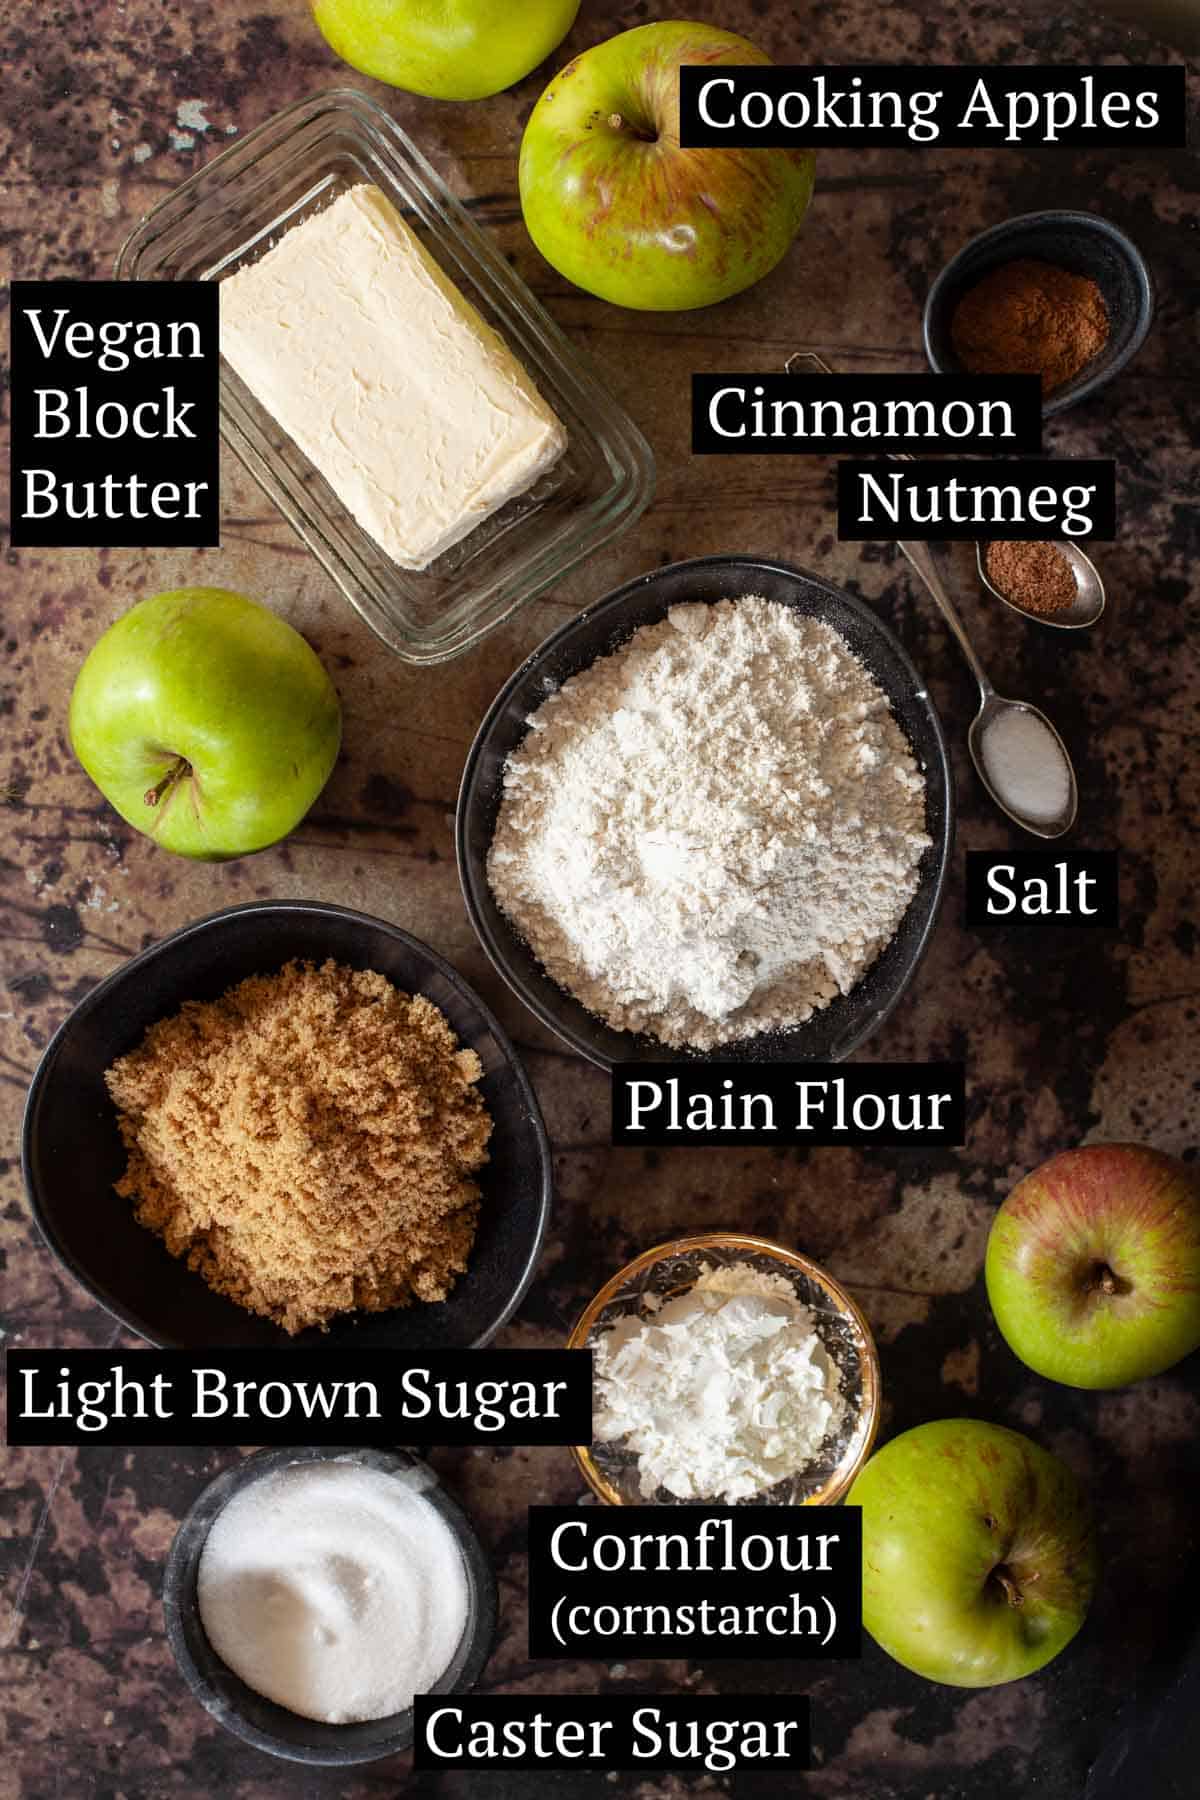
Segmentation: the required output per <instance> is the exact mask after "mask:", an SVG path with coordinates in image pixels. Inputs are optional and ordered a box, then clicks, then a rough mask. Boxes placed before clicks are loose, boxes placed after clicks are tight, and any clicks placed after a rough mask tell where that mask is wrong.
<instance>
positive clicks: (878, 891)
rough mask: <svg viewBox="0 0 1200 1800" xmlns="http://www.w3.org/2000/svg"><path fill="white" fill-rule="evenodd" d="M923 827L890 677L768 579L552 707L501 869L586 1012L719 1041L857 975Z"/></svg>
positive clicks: (504, 842) (509, 785)
mask: <svg viewBox="0 0 1200 1800" xmlns="http://www.w3.org/2000/svg"><path fill="white" fill-rule="evenodd" d="M924 820H925V782H924V777H923V776H922V774H921V772H920V770H919V768H918V767H917V765H916V763H915V762H914V760H913V757H912V754H911V752H910V750H909V748H908V744H907V741H906V739H905V737H904V735H903V733H902V732H901V730H900V728H899V726H898V725H897V723H896V721H895V719H894V718H893V716H892V713H891V709H890V707H889V705H888V701H887V697H886V696H885V694H884V693H883V690H882V689H881V688H880V687H879V685H878V683H877V682H876V681H875V680H874V678H873V677H872V676H871V674H870V673H869V672H868V671H867V670H866V669H865V668H864V667H863V665H862V664H861V663H860V662H859V661H858V659H857V658H856V657H855V656H854V655H853V653H852V652H851V650H850V649H849V647H848V645H847V644H846V643H845V641H844V639H843V638H842V637H841V636H840V635H839V633H838V632H836V631H834V630H833V628H832V627H831V626H829V625H826V624H824V623H822V622H821V621H820V620H817V619H811V618H808V617H805V616H804V615H802V614H798V613H796V612H795V611H793V610H792V609H791V608H789V607H786V606H783V605H781V604H779V603H777V602H774V601H769V600H764V599H761V598H759V597H757V596H753V595H752V596H748V597H747V598H745V599H741V600H736V601H735V600H722V601H719V602H717V603H716V604H715V605H707V604H703V603H691V604H687V605H682V606H676V607H672V609H671V611H670V613H669V614H668V616H667V618H666V619H664V620H662V621H661V622H660V623H659V624H657V625H650V626H644V627H643V628H642V629H641V630H640V631H638V632H636V633H635V634H634V636H633V637H632V638H631V639H630V640H629V642H628V643H626V644H624V645H623V646H622V647H621V648H620V649H618V650H616V651H614V652H613V654H612V655H610V656H605V657H601V658H600V659H598V660H597V661H596V662H594V663H593V664H591V666H590V667H589V668H587V669H585V670H584V671H583V672H582V673H581V674H579V675H577V676H575V677H574V678H573V679H572V680H570V681H568V682H566V683H564V685H563V686H562V688H561V689H559V690H558V691H557V692H556V693H553V694H551V695H550V696H549V697H548V698H547V699H546V700H545V701H544V702H543V704H542V705H541V706H540V707H539V708H538V709H537V711H536V712H535V713H534V714H533V715H532V717H531V718H530V720H529V730H528V732H527V734H526V736H525V738H524V740H523V741H522V743H521V744H520V745H519V746H518V748H517V749H516V750H515V751H514V752H513V754H512V756H511V757H510V758H509V760H508V763H507V765H506V768H505V772H504V782H503V793H502V797H501V804H500V809H499V816H498V819H497V824H496V831H495V835H494V837H493V841H492V847H491V851H490V855H489V860H488V875H489V880H490V882H491V887H492V892H493V894H494V895H495V897H496V901H497V903H498V905H499V906H500V907H501V909H502V910H503V911H504V912H505V913H506V914H507V915H508V917H509V918H510V920H511V921H512V923H513V925H514V926H515V928H516V929H517V931H518V932H519V933H520V934H521V936H522V937H523V938H524V939H525V940H526V942H527V943H528V944H529V945H530V947H531V949H532V950H533V951H534V953H535V955H536V956H537V957H538V958H539V959H540V961H541V962H542V964H543V965H544V967H545V969H546V971H547V973H548V974H549V975H550V976H552V977H553V979H554V980H555V981H557V982H558V983H559V984H560V985H561V986H562V987H564V988H566V989H568V990H569V992H571V993H572V994H574V995H575V996H576V998H577V999H579V1000H580V1001H582V1003H583V1004H584V1006H586V1007H588V1008H589V1009H590V1010H591V1011H592V1012H594V1013H597V1014H598V1015H599V1016H600V1017H601V1018H603V1019H605V1020H607V1021H608V1023H609V1024H610V1025H613V1026H615V1027H617V1028H618V1029H626V1030H631V1031H644V1032H647V1033H649V1034H650V1035H651V1036H653V1037H656V1038H658V1039H660V1040H661V1041H662V1042H664V1043H666V1044H670V1045H692V1046H694V1047H695V1048H697V1049H710V1048H711V1047H713V1046H714V1045H717V1044H722V1043H726V1042H728V1041H729V1040H731V1039H734V1038H738V1037H741V1036H743V1035H746V1034H749V1033H752V1032H758V1031H764V1030H770V1029H773V1028H776V1027H786V1026H789V1025H793V1024H798V1023H799V1022H800V1021H802V1020H804V1019H807V1018H808V1017H810V1015H811V1014H812V1013H813V1012H815V1011H816V1010H817V1009H818V1008H820V1007H822V1006H825V1005H826V1004H827V1003H828V1002H829V1001H830V1000H831V999H832V998H833V997H834V996H835V995H836V994H839V993H846V992H848V991H849V989H850V988H852V987H853V986H854V984H855V983H856V982H857V981H858V980H859V978H860V977H861V976H862V974H863V973H864V972H865V970H866V969H867V968H868V967H869V966H870V964H871V963H872V962H873V961H874V960H875V958H876V957H877V956H878V955H879V952H880V951H881V950H882V949H883V948H884V946H885V945H886V944H887V942H888V941H889V939H890V938H891V937H892V935H893V934H894V932H895V930H896V927H897V926H898V925H899V923H900V920H901V918H902V917H903V915H904V912H905V909H906V908H907V906H908V903H909V901H910V900H911V899H912V897H913V894H914V893H915V891H916V887H917V866H918V864H919V862H920V859H921V855H922V852H923V851H924V850H925V848H926V846H927V845H928V843H929V838H928V837H927V836H926V834H925V830H924Z"/></svg>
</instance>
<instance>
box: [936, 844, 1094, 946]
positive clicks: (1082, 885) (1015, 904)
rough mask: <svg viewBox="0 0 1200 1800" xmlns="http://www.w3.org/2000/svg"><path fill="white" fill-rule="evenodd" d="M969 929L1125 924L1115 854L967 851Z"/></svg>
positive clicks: (1076, 851)
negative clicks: (1122, 918) (1122, 915)
mask: <svg viewBox="0 0 1200 1800" xmlns="http://www.w3.org/2000/svg"><path fill="white" fill-rule="evenodd" d="M966 921H967V924H968V926H970V927H972V928H973V929H979V928H981V927H985V926H989V925H992V926H995V925H1057V926H1063V925H1099V926H1108V927H1113V926H1118V925H1120V923H1121V915H1120V900H1119V883H1118V870H1117V852H1116V851H1115V850H1057V851H1055V850H1009V851H1000V850H968V851H967V900H966Z"/></svg>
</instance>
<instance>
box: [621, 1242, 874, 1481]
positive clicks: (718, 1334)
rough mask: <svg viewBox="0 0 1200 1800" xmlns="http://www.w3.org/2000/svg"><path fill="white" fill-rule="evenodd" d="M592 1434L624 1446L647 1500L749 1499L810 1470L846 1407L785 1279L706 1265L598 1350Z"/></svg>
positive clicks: (807, 1317) (624, 1324) (809, 1323)
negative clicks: (663, 1496)
mask: <svg viewBox="0 0 1200 1800" xmlns="http://www.w3.org/2000/svg"><path fill="white" fill-rule="evenodd" d="M595 1385H596V1420H595V1434H596V1437H597V1438H598V1439H600V1440H601V1442H611V1441H612V1440H613V1439H624V1442H625V1447H626V1448H627V1449H629V1450H631V1451H633V1452H634V1453H635V1454H636V1456H637V1459H638V1474H639V1477H640V1483H641V1490H642V1493H643V1494H644V1495H645V1496H646V1497H647V1498H649V1497H651V1496H652V1495H653V1494H654V1493H655V1492H656V1491H657V1490H658V1488H660V1487H663V1488H665V1489H666V1491H667V1492H668V1493H669V1494H673V1495H674V1496H675V1498H676V1499H677V1500H726V1501H734V1500H752V1499H753V1498H754V1497H755V1495H757V1494H763V1493H765V1492H766V1490H767V1489H768V1488H770V1487H773V1486H774V1485H775V1483H776V1482H778V1481H783V1480H785V1479H786V1478H787V1477H788V1476H792V1475H799V1474H802V1473H803V1471H804V1470H805V1469H806V1468H809V1467H811V1465H812V1463H813V1462H814V1460H815V1458H816V1455H817V1452H818V1451H819V1449H820V1448H821V1445H822V1443H823V1442H824V1440H825V1438H826V1437H827V1436H828V1435H829V1433H830V1431H832V1430H834V1429H836V1427H837V1426H838V1424H839V1423H840V1421H841V1418H842V1415H843V1413H844V1410H845V1402H844V1400H843V1399H842V1396H841V1394H840V1393H839V1391H838V1374H837V1370H836V1369H835V1368H834V1367H833V1365H832V1364H831V1362H830V1361H829V1358H828V1356H827V1355H826V1353H825V1351H824V1349H823V1348H822V1345H821V1341H820V1339H819V1337H818V1336H817V1334H816V1331H815V1330H814V1329H813V1322H812V1315H811V1313H810V1312H809V1310H808V1308H807V1307H805V1306H802V1305H801V1304H800V1302H799V1301H798V1300H797V1299H796V1296H795V1293H794V1290H793V1289H792V1288H791V1286H790V1284H789V1283H788V1282H787V1281H786V1280H784V1279H781V1278H780V1277H779V1276H772V1275H763V1274H760V1273H758V1272H757V1271H756V1270H753V1269H707V1270H705V1271H704V1273H703V1274H702V1275H701V1276H700V1279H699V1280H698V1281H697V1282H696V1284H695V1286H694V1287H692V1288H690V1289H689V1290H688V1292H687V1293H686V1294H683V1295H682V1296H680V1298H678V1299H675V1300H668V1301H667V1303H666V1304H665V1306H663V1307H662V1308H661V1309H660V1310H659V1311H658V1312H657V1313H655V1315H654V1317H653V1319H652V1320H649V1321H646V1320H639V1319H634V1318H631V1319H622V1320H621V1322H620V1324H618V1325H615V1326H614V1327H613V1328H612V1330H611V1331H608V1332H605V1334H604V1335H603V1336H602V1337H601V1338H600V1340H599V1342H598V1344H597V1346H596V1362H595Z"/></svg>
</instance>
